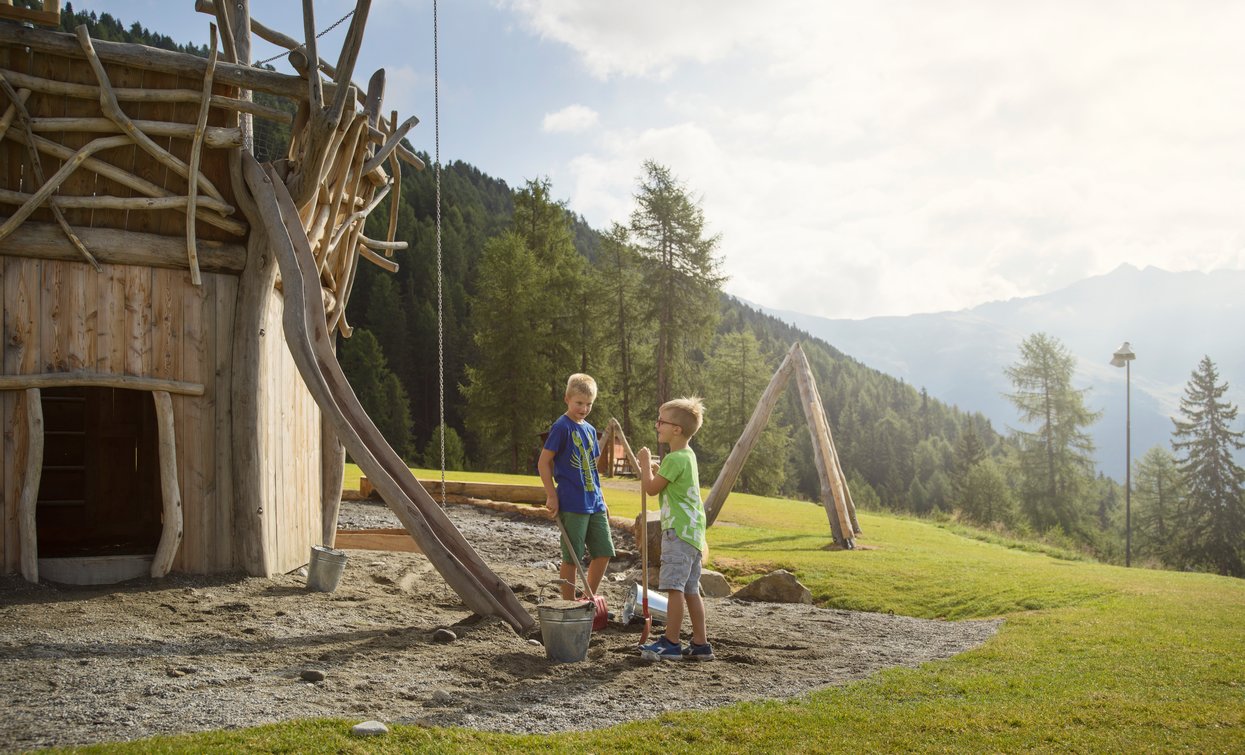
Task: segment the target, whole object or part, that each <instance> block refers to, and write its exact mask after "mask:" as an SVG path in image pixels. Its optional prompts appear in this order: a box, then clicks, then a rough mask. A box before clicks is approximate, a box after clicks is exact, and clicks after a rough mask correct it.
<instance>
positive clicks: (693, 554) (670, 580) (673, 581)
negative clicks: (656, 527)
mask: <svg viewBox="0 0 1245 755" xmlns="http://www.w3.org/2000/svg"><path fill="white" fill-rule="evenodd" d="M657 589H658V590H663V591H665V590H678V591H680V592H682V593H683V594H684V595H699V594H700V551H699V550H697V549H696V548H695V547H693V546H691V545H689V544H687V543H685V542H684V541H683V540H681V539H679V536H678V535H676V534H674V530H662V533H661V572H660V574H658V577H657Z"/></svg>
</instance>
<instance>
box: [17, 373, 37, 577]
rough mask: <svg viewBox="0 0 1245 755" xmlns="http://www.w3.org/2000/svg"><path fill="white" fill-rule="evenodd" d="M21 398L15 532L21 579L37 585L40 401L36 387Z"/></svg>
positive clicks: (28, 390)
mask: <svg viewBox="0 0 1245 755" xmlns="http://www.w3.org/2000/svg"><path fill="white" fill-rule="evenodd" d="M25 398H26V407H25V408H26V435H25V437H24V441H25V446H26V449H25V450H26V464H25V469H23V470H22V471H23V473H24V474H23V476H22V491H21V496H20V497H19V498H18V499H17V529H18V538H19V541H20V543H21V551H22V576H23V577H24V578H25V579H26V581H27V582H36V583H37V582H38V581H39V537H38V531H37V529H36V524H35V503H36V502H37V501H38V500H39V479H40V477H42V475H43V402H42V400H41V397H40V394H39V389H38V388H28V389H27V390H26V394H25ZM19 456H20V448H19Z"/></svg>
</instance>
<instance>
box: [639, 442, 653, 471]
mask: <svg viewBox="0 0 1245 755" xmlns="http://www.w3.org/2000/svg"><path fill="white" fill-rule="evenodd" d="M635 460H636V461H637V462H639V464H640V466H641V467H644V468H645V469H647V468H649V467H651V466H653V455H652V454H651V453H649V450H648V446H645V447H644V448H641V449H640V452H639V453H638V454H636V455H635Z"/></svg>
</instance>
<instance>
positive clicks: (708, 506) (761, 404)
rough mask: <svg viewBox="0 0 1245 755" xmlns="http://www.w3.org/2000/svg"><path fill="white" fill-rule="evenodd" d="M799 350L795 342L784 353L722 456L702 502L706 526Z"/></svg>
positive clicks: (756, 436) (735, 476)
mask: <svg viewBox="0 0 1245 755" xmlns="http://www.w3.org/2000/svg"><path fill="white" fill-rule="evenodd" d="M799 347H800V346H799V344H798V343H797V344H793V345H792V346H791V348H790V349H789V350H788V351H787V356H786V357H784V358H783V360H782V364H780V365H778V369H777V370H776V371H775V372H774V377H772V378H770V381H769V385H768V386H766V388H765V392H764V393H762V394H761V400H760V401H758V402H757V406H756V409H753V410H752V416H751V417H750V418H749V419H748V424H747V425H745V426H744V431H743V434H741V435H740V436H739V440H737V441H735V447H734V448H732V449H731V453H730V456H728V457H726V463H725V464H723V465H722V471H721V472H719V473H718V479H717V480H715V481H714V483H713V487H712V488H711V489H710V490H709V498H708V500H706V501H705V526H706V527H709V526H712V525H713V522H714V520H715V519H717V518H718V512H720V511H721V510H722V504H723V503H725V502H726V497H727V496H728V495H730V492H731V488H732V487H734V486H735V480H736V479H738V477H739V473H740V471H741V470H742V469H743V468H744V462H746V461H747V460H748V454H750V453H752V448H753V447H754V446H755V445H756V443H757V439H759V438H760V437H761V431H762V430H764V429H765V423H767V422H769V416H770V414H772V413H773V411H774V405H775V404H777V403H778V397H779V396H781V395H782V392H783V389H785V388H786V387H787V381H788V380H789V379H790V378H791V368H792V364H793V362H792V355H793V354H795V353H796V350H797V349H799Z"/></svg>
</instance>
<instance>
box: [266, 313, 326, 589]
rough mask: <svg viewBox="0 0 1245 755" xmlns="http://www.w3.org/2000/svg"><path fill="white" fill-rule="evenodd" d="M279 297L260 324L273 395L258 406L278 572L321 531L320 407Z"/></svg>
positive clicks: (270, 545)
mask: <svg viewBox="0 0 1245 755" xmlns="http://www.w3.org/2000/svg"><path fill="white" fill-rule="evenodd" d="M282 311H283V303H282V299H281V296H280V294H279V293H276V292H274V294H273V302H272V304H271V306H269V307H268V317H267V323H266V324H265V326H264V334H265V335H264V344H263V347H262V351H263V357H262V360H263V364H262V367H261V375H262V377H261V378H260V379H261V380H266V381H268V391H267V395H268V396H269V397H271V399H272V400H271V401H269V402H268V405H267V406H261V407H260V409H259V411H260V416H261V418H263V422H262V427H261V430H260V432H261V437H260V448H261V449H263V452H262V454H261V455H262V457H263V459H264V461H265V464H266V468H265V471H264V475H263V476H264V480H265V483H264V491H263V498H262V500H263V501H264V516H265V518H266V521H265V525H266V527H265V531H266V533H267V537H268V542H267V543H265V548H264V549H265V551H266V552H267V554H268V565H269V568H270V569H271V570H272V571H274V572H277V573H281V572H288V571H292V570H294V569H297V568H298V567H300V566H303V565H305V564H306V563H307V562H308V561H309V560H310V556H311V546H312V545H317V544H319V543H320V540H321V537H322V531H321V527H320V521H321V508H320V500H321V491H320V408H319V406H317V405H316V403H315V401H314V400H313V399H312V398H311V393H310V392H309V391H308V390H307V388H306V386H305V385H304V384H303V380H302V377H301V376H300V375H299V373H298V368H297V367H296V366H295V364H294V359H293V358H292V357H291V356H290V350H289V349H288V348H286V346H285V340H284V338H283V337H282V331H281V314H282Z"/></svg>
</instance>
